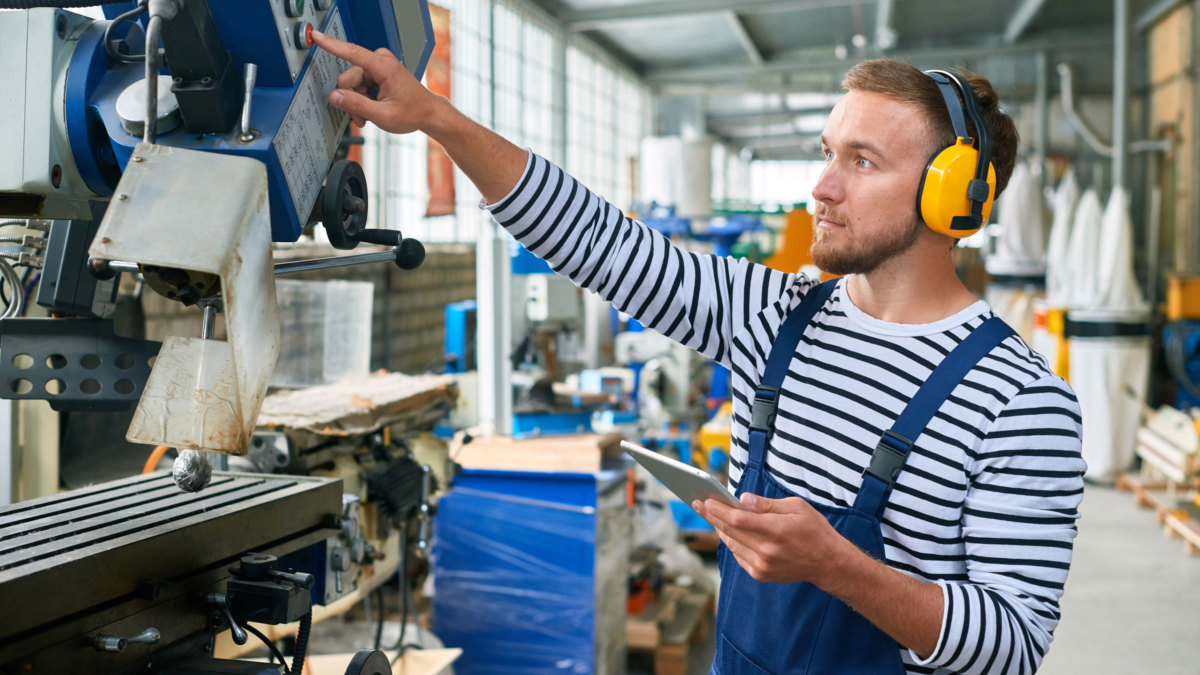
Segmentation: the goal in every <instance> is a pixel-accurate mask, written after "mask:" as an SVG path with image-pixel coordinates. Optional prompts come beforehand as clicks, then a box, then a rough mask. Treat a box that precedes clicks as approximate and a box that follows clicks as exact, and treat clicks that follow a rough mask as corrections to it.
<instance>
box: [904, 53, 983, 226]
mask: <svg viewBox="0 0 1200 675" xmlns="http://www.w3.org/2000/svg"><path fill="white" fill-rule="evenodd" d="M925 74H926V75H928V76H929V77H930V79H932V80H933V81H934V82H935V83H936V84H937V87H938V91H939V92H941V94H942V98H943V99H945V101H946V110H947V111H948V112H949V113H950V121H951V123H952V124H953V125H954V136H955V137H956V139H957V140H955V142H954V144H953V145H949V146H946V147H945V148H942V149H941V150H939V151H937V152H935V153H934V154H933V157H932V158H930V160H929V165H928V166H927V167H926V168H925V175H924V176H922V177H921V185H920V187H919V188H918V189H917V212H918V213H920V214H921V219H922V220H924V221H925V224H926V225H928V226H929V228H930V229H932V230H933V231H934V232H940V233H941V234H946V235H950V236H951V237H954V238H956V239H962V238H964V237H969V236H971V235H972V234H975V233H976V232H978V231H979V229H980V228H982V227H983V224H984V223H986V222H987V219H988V215H989V214H990V213H991V211H992V199H993V198H994V197H995V194H996V169H995V167H993V166H992V161H991V160H992V135H991V133H990V132H989V131H988V127H987V125H986V124H984V122H983V116H982V115H981V114H980V113H979V102H978V101H976V100H975V91H974V90H973V89H971V86H970V85H969V84H967V83H966V82H964V81H963V79H962V78H961V77H959V76H958V75H956V74H954V73H951V72H948V71H945V70H927V71H925ZM960 93H961V94H962V102H961V103H960V102H959V97H958V94H960ZM963 110H966V113H967V116H969V117H970V118H971V121H972V122H974V123H975V133H977V134H978V135H979V137H978V138H976V139H972V138H971V137H970V136H968V135H967V123H966V120H965V119H964V118H963Z"/></svg>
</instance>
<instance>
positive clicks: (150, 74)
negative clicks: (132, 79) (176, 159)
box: [142, 14, 163, 144]
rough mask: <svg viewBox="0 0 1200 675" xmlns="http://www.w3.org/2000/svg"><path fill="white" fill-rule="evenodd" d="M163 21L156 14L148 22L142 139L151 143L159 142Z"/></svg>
mask: <svg viewBox="0 0 1200 675" xmlns="http://www.w3.org/2000/svg"><path fill="white" fill-rule="evenodd" d="M162 21H163V20H162V17H161V16H159V15H157V14H154V15H151V17H150V21H149V23H147V24H146V120H145V123H144V125H143V128H142V129H143V130H142V140H143V141H145V142H147V143H151V144H153V143H156V142H158V36H159V33H161V32H162Z"/></svg>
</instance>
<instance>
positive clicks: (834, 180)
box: [812, 162, 845, 204]
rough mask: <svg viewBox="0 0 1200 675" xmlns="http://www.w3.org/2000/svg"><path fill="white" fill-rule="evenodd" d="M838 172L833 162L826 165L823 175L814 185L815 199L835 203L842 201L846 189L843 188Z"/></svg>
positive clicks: (813, 194)
mask: <svg viewBox="0 0 1200 675" xmlns="http://www.w3.org/2000/svg"><path fill="white" fill-rule="evenodd" d="M837 174H838V172H837V169H836V168H835V167H834V164H833V163H832V162H830V163H829V164H826V165H825V170H824V171H822V172H821V177H820V178H819V179H818V180H817V184H816V185H814V186H813V191H812V196H813V199H815V200H816V201H818V202H827V203H833V204H836V203H838V202H841V201H842V198H843V197H844V196H845V190H844V189H843V188H842V182H841V180H840V179H839V178H838V175H837Z"/></svg>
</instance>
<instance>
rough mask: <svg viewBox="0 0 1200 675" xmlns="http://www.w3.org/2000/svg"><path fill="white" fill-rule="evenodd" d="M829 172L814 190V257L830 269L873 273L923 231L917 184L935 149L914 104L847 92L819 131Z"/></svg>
mask: <svg viewBox="0 0 1200 675" xmlns="http://www.w3.org/2000/svg"><path fill="white" fill-rule="evenodd" d="M821 148H822V151H823V153H824V155H825V170H824V172H822V174H821V179H820V180H819V181H818V182H817V185H816V187H814V188H813V199H814V200H815V201H816V204H817V207H816V211H815V215H814V227H813V245H812V256H813V262H814V263H816V265H817V267H819V268H821V269H822V270H824V271H826V272H830V273H832V274H868V273H870V272H872V271H874V270H875V269H877V268H878V267H879V266H880V265H882V264H883V263H885V262H887V261H889V260H891V259H893V258H895V257H897V256H899V255H902V254H904V253H906V252H907V251H908V250H909V249H911V248H912V246H913V245H914V244H915V243H916V242H917V239H918V238H919V237H920V235H921V234H922V228H923V227H924V224H923V223H922V222H921V220H920V218H919V216H918V215H917V211H916V204H917V187H918V186H919V185H920V182H921V173H922V172H923V171H924V170H925V165H926V164H927V163H928V162H929V156H930V155H931V154H932V152H933V147H932V145H931V143H930V140H929V138H928V131H927V124H926V121H925V118H924V117H923V116H922V114H921V112H920V111H919V110H918V109H917V108H916V107H915V106H913V105H910V104H906V103H901V102H899V101H897V100H895V99H892V98H889V97H887V96H884V95H883V94H877V93H873V92H866V91H851V92H849V93H848V94H846V95H845V96H844V97H843V98H842V100H841V101H839V102H838V104H837V105H836V106H835V107H834V109H833V112H831V113H830V114H829V121H828V122H827V123H826V125H825V132H824V133H823V134H821Z"/></svg>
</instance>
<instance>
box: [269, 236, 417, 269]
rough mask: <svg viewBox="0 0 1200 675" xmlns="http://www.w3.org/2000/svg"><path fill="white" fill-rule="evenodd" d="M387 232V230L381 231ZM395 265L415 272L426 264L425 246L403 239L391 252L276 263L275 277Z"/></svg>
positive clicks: (414, 240) (412, 240)
mask: <svg viewBox="0 0 1200 675" xmlns="http://www.w3.org/2000/svg"><path fill="white" fill-rule="evenodd" d="M381 231H386V230H381ZM381 262H390V263H394V264H395V265H396V267H399V268H400V269H402V270H415V269H417V268H418V267H420V266H421V263H423V262H425V246H424V245H423V244H421V242H419V241H417V240H416V239H401V240H400V243H399V244H398V245H397V246H394V247H393V248H392V250H390V251H376V252H374V253H358V254H355V255H340V256H333V257H331V258H313V259H311V260H294V261H290V262H282V263H275V275H276V276H278V275H280V274H293V273H295V272H308V271H311V270H322V269H327V268H330V267H348V266H350V265H365V264H368V263H381Z"/></svg>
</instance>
